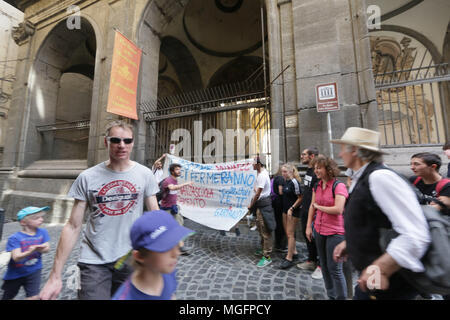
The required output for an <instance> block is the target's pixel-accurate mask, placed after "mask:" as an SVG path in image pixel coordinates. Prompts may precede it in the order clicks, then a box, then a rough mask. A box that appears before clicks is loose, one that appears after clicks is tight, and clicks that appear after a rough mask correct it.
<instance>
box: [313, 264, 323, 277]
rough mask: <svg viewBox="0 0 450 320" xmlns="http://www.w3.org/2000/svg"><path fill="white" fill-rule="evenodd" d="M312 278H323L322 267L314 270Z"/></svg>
mask: <svg viewBox="0 0 450 320" xmlns="http://www.w3.org/2000/svg"><path fill="white" fill-rule="evenodd" d="M311 278H313V279H316V280H320V279H322V278H323V276H322V269H320V267H317V268H316V270H314V272H313V273H312V274H311Z"/></svg>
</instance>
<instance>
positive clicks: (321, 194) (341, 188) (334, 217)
mask: <svg viewBox="0 0 450 320" xmlns="http://www.w3.org/2000/svg"><path fill="white" fill-rule="evenodd" d="M332 189H333V180H330V181H328V182H327V185H326V188H325V190H323V189H322V180H320V181H319V185H318V187H317V190H316V203H317V204H318V205H319V206H324V207H334V200H335V199H334V198H333V191H332ZM334 194H335V195H336V196H337V195H342V196H344V197H345V199H347V198H348V191H347V188H346V187H345V184H343V183H339V184H338V185H337V186H336V189H335V190H334ZM314 229H315V230H316V231H317V233H319V234H321V235H323V236H331V235H333V234H340V235H344V234H345V232H344V216H343V214H329V213H326V212H322V211H320V210H318V209H317V210H316V218H315V220H314Z"/></svg>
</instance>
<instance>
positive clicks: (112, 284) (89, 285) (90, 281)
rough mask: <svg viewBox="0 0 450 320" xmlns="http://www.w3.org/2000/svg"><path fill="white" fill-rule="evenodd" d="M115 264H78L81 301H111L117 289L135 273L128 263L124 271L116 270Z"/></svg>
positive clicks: (79, 296) (123, 268) (79, 297)
mask: <svg viewBox="0 0 450 320" xmlns="http://www.w3.org/2000/svg"><path fill="white" fill-rule="evenodd" d="M115 264H116V263H115V262H111V263H106V264H87V263H82V262H78V267H79V268H80V285H81V290H79V291H78V299H79V300H111V297H112V296H113V295H114V293H115V292H116V290H117V289H119V287H120V286H121V285H122V283H124V282H125V280H127V279H128V278H129V277H130V275H131V274H132V273H133V270H132V268H131V267H130V266H129V265H127V264H126V263H125V264H124V265H123V267H122V269H120V270H117V269H115V268H114V265H115Z"/></svg>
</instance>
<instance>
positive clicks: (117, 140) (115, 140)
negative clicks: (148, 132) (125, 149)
mask: <svg viewBox="0 0 450 320" xmlns="http://www.w3.org/2000/svg"><path fill="white" fill-rule="evenodd" d="M106 140H108V141H109V142H111V143H115V144H119V143H121V142H122V141H123V143H125V144H130V143H132V142H133V138H123V139H122V138H117V137H106Z"/></svg>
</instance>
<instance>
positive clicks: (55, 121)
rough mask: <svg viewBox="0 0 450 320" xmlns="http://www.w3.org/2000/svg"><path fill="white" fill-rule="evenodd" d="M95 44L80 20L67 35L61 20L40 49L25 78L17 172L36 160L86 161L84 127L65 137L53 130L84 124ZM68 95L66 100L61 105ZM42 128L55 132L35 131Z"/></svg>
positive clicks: (86, 130) (87, 115)
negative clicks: (24, 117)
mask: <svg viewBox="0 0 450 320" xmlns="http://www.w3.org/2000/svg"><path fill="white" fill-rule="evenodd" d="M96 39H97V37H96V33H95V30H94V28H93V26H92V25H91V23H90V22H89V21H88V20H87V19H86V18H83V17H82V18H81V28H80V29H79V30H77V29H74V30H69V29H68V28H67V27H66V21H65V20H63V21H61V22H60V23H59V24H57V25H56V26H55V27H54V28H53V29H52V30H51V31H50V32H49V33H48V35H47V37H46V38H45V40H44V41H43V43H42V44H41V46H40V48H39V50H38V52H37V54H36V58H35V61H34V64H33V66H32V68H31V71H30V76H29V106H28V110H29V111H28V112H29V114H28V115H27V121H28V123H27V126H26V130H27V132H26V136H25V139H24V146H23V149H24V150H25V153H26V156H24V157H23V159H21V162H22V163H21V166H22V167H27V166H28V165H30V164H31V163H33V162H35V161H38V160H50V159H53V160H69V159H71V160H73V159H80V160H81V159H84V160H86V159H87V152H88V143H89V139H88V137H89V127H84V128H83V129H82V130H80V129H76V130H75V131H74V132H72V133H74V134H72V135H70V134H69V133H68V131H67V129H65V130H58V125H60V124H64V125H65V126H66V127H70V126H71V125H70V123H72V122H74V121H79V120H84V121H89V120H90V114H91V105H92V94H93V79H91V77H92V78H93V77H94V70H95V64H96V56H95V52H96V48H97V43H96V42H97V40H96ZM68 93H70V96H71V97H72V98H71V99H67V95H68ZM75 110H76V111H75ZM79 117H80V119H78V118H79ZM81 118H83V119H81ZM48 125H55V128H57V129H54V130H52V129H50V130H43V131H41V130H38V128H40V127H42V126H48ZM69 130H70V129H69ZM69 136H73V137H74V138H72V139H69V138H68V137H69ZM58 150H59V151H58ZM64 150H71V152H64ZM76 150H78V151H76Z"/></svg>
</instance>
